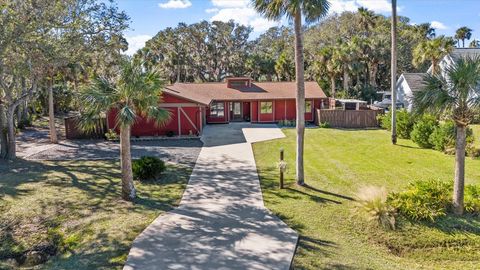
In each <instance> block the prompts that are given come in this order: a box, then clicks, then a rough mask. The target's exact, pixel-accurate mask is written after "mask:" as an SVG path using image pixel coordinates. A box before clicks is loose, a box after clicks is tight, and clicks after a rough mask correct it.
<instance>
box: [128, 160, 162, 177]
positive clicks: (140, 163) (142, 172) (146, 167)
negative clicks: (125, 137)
mask: <svg viewBox="0 0 480 270" xmlns="http://www.w3.org/2000/svg"><path fill="white" fill-rule="evenodd" d="M132 171H133V176H134V177H135V179H139V180H141V181H144V180H155V179H157V177H158V176H159V175H160V174H161V173H162V172H163V171H165V162H163V161H162V160H160V159H159V158H156V157H148V156H143V157H141V158H140V159H137V160H134V161H133V162H132Z"/></svg>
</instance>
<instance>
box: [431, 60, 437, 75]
mask: <svg viewBox="0 0 480 270" xmlns="http://www.w3.org/2000/svg"><path fill="white" fill-rule="evenodd" d="M436 71H437V61H436V60H435V59H432V75H435V73H436Z"/></svg>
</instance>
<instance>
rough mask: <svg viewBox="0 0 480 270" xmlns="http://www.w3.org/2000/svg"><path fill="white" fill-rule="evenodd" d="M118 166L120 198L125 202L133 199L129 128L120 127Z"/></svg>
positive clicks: (134, 193) (133, 187)
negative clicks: (120, 178)
mask: <svg viewBox="0 0 480 270" xmlns="http://www.w3.org/2000/svg"><path fill="white" fill-rule="evenodd" d="M120 166H121V167H122V198H123V199H124V200H127V201H131V200H133V199H135V196H136V191H135V186H134V185H133V173H132V155H131V154H130V126H126V127H125V126H123V125H122V126H121V127H120Z"/></svg>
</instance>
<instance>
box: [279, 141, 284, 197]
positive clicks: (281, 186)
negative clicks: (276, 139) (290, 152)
mask: <svg viewBox="0 0 480 270" xmlns="http://www.w3.org/2000/svg"><path fill="white" fill-rule="evenodd" d="M282 161H283V148H280V162H282ZM279 170H280V188H281V189H282V188H283V168H282V167H281V166H280V168H279Z"/></svg>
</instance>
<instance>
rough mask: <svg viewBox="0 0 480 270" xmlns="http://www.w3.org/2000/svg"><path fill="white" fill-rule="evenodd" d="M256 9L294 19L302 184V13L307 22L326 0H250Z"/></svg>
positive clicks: (300, 177) (270, 16)
mask: <svg viewBox="0 0 480 270" xmlns="http://www.w3.org/2000/svg"><path fill="white" fill-rule="evenodd" d="M252 4H253V6H254V7H255V9H256V10H257V11H258V12H260V13H262V14H263V15H264V16H265V17H267V18H268V19H271V20H280V19H281V18H282V17H283V16H287V18H288V19H290V20H293V21H294V26H295V27H294V28H295V80H296V83H297V97H296V103H297V160H296V161H297V162H296V180H297V184H298V185H304V184H305V179H304V178H305V177H304V170H303V148H304V133H305V114H304V112H305V78H304V68H305V66H304V60H303V29H302V16H304V17H305V22H306V23H313V22H316V21H318V20H319V19H320V18H322V17H324V16H325V15H327V12H328V8H329V7H330V3H329V1H328V0H252Z"/></svg>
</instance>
